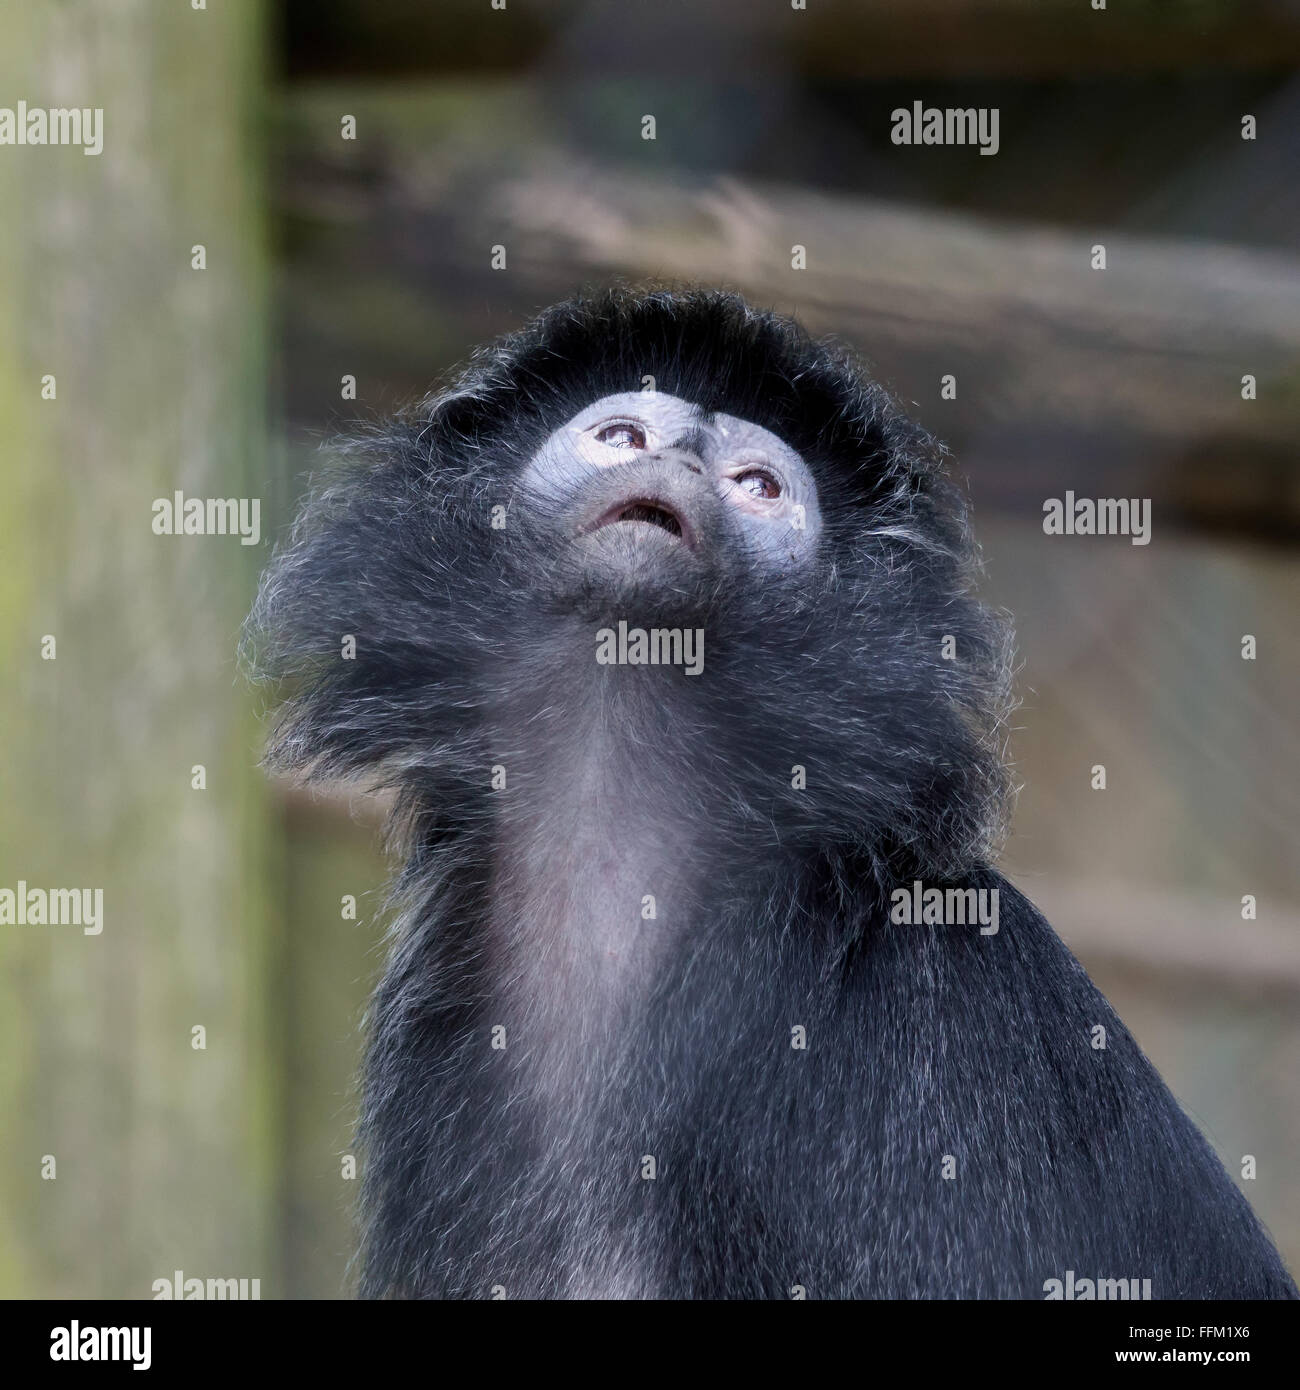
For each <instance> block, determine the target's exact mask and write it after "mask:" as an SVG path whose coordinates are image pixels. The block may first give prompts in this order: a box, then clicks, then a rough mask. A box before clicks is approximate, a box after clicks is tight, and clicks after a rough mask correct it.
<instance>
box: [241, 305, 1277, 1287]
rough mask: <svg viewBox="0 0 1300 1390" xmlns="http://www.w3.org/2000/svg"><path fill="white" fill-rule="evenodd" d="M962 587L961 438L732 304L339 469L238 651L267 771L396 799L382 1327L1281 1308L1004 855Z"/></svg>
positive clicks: (361, 1282)
mask: <svg viewBox="0 0 1300 1390" xmlns="http://www.w3.org/2000/svg"><path fill="white" fill-rule="evenodd" d="M978 580H979V552H978V549H977V547H976V544H975V541H974V539H973V535H972V531H971V526H970V521H969V517H968V506H967V502H966V498H965V493H964V491H963V490H962V488H961V487H960V486H959V485H958V484H957V483H956V482H955V481H954V480H953V479H952V477H951V476H950V471H949V469H948V467H947V464H946V460H945V457H944V451H943V450H942V447H941V446H940V445H938V444H937V443H936V441H934V440H933V439H932V438H931V437H930V435H929V434H928V433H927V432H926V431H925V430H924V429H923V428H922V427H921V426H920V425H919V424H917V423H916V422H914V421H913V420H912V419H910V418H909V417H908V416H907V415H906V414H905V413H904V412H903V411H902V409H901V408H900V407H899V406H898V405H897V404H896V403H895V402H894V401H893V399H892V398H891V396H890V395H889V393H888V392H887V391H886V390H885V389H884V388H883V387H882V386H880V385H879V384H877V383H876V382H875V381H873V380H872V378H871V376H870V374H869V373H868V372H867V370H866V369H865V368H864V366H863V365H862V363H861V361H860V359H859V358H858V357H857V356H856V355H855V354H854V353H853V352H852V351H851V350H850V349H849V348H848V347H847V346H844V345H842V344H837V343H836V342H834V341H833V340H819V339H814V338H812V337H811V336H810V335H809V334H808V333H807V332H806V331H805V330H804V329H803V328H801V327H800V326H799V325H798V324H797V323H796V322H795V321H794V320H792V319H790V318H788V317H785V316H783V315H781V314H778V313H776V312H774V311H770V310H766V309H757V308H754V307H752V306H751V305H750V304H749V303H747V302H746V301H745V300H744V299H743V298H741V297H740V296H738V295H736V294H734V293H732V292H730V291H726V290H717V289H704V288H699V287H687V288H659V287H651V288H648V289H647V288H642V287H635V286H625V285H619V286H614V287H612V288H607V289H602V290H599V291H596V292H593V293H588V294H584V295H582V296H579V297H578V298H575V299H572V300H569V301H566V302H564V303H561V304H557V305H554V306H552V307H551V308H549V309H546V310H544V311H543V312H541V313H540V315H539V316H537V317H536V318H535V319H534V320H533V321H532V322H530V323H529V324H527V325H526V326H524V327H522V328H520V329H518V330H516V331H514V332H512V333H510V334H508V335H507V336H505V337H504V338H502V339H500V340H499V341H497V342H495V343H493V344H491V345H489V346H487V347H485V348H482V349H479V350H478V351H477V352H476V353H475V354H474V355H473V356H472V357H471V358H470V359H469V361H468V363H467V364H466V365H465V366H464V367H463V369H462V370H460V372H459V373H458V374H456V375H455V376H454V377H452V378H451V379H450V380H449V381H448V382H447V383H446V384H445V385H444V386H443V387H441V388H440V389H438V390H435V391H434V393H433V394H431V395H430V396H429V397H428V398H426V399H425V400H424V401H423V402H421V403H420V404H418V405H417V406H415V407H412V408H410V409H408V410H406V411H405V412H403V413H400V414H399V415H398V416H397V417H396V418H394V419H392V420H388V421H384V422H382V423H378V424H374V425H371V426H369V427H368V428H365V429H363V430H362V431H360V432H359V433H357V434H356V435H354V436H352V437H351V438H349V439H347V440H345V441H344V442H342V443H341V444H340V446H339V448H338V449H337V450H336V455H335V458H334V460H333V462H332V463H331V465H330V470H329V472H328V473H327V475H326V476H325V477H324V478H323V479H320V480H318V481H317V482H316V483H315V485H314V486H313V488H312V490H311V492H310V494H309V497H308V500H307V501H306V502H305V504H304V505H303V507H302V509H301V512H300V514H299V516H298V519H297V521H296V522H295V523H294V526H293V529H292V532H291V534H290V535H289V537H288V538H287V540H286V541H285V542H284V543H283V544H282V545H281V547H280V549H279V550H278V551H277V554H276V556H275V557H274V558H273V560H272V562H271V564H270V565H269V567H268V569H267V572H266V574H265V576H264V578H263V581H262V585H261V588H260V590H259V594H258V597H257V600H256V603H255V606H254V608H253V610H252V612H251V614H250V616H249V619H248V623H247V629H246V634H245V654H246V657H247V660H248V664H249V667H250V670H251V672H252V674H253V676H254V677H255V678H257V679H260V680H265V681H268V682H271V683H272V686H273V698H274V700H275V701H276V702H277V705H278V711H277V717H276V721H275V725H274V729H273V731H272V733H271V735H270V738H269V747H268V752H267V760H268V763H269V764H270V765H271V766H272V767H275V768H279V769H281V770H283V771H285V772H287V773H289V774H291V775H293V776H296V777H299V778H301V779H304V780H308V781H311V780H330V779H353V780H356V779H360V780H361V781H363V782H364V783H365V785H367V786H369V787H371V788H373V789H382V790H384V791H386V792H387V793H388V794H389V796H390V797H391V804H392V810H391V822H390V832H389V833H390V844H391V847H392V850H393V853H394V855H395V858H396V861H397V868H396V871H395V875H394V880H393V885H392V901H391V921H392V926H391V930H390V936H389V941H388V946H387V961H386V965H385V968H384V971H383V974H382V978H381V980H380V983H379V984H378V986H377V988H376V990H375V993H374V995H373V998H372V1001H371V1004H370V1007H369V1011H368V1019H367V1034H368V1042H367V1050H366V1055H365V1060H364V1063H363V1067H362V1077H361V1098H360V1114H359V1120H358V1138H359V1143H360V1146H361V1153H362V1159H363V1177H362V1195H361V1199H360V1221H361V1242H360V1246H361V1248H360V1252H359V1254H358V1257H357V1270H358V1275H357V1286H358V1292H359V1293H360V1295H361V1296H363V1297H371V1298H473V1297H484V1298H492V1297H498V1298H499V1297H506V1298H526V1299H536V1298H602V1299H603V1298H611V1299H612V1298H654V1299H679V1298H680V1299H700V1298H704V1299H715V1298H717V1299H724V1298H725V1299H732V1298H734V1299H761V1298H798V1297H810V1298H845V1299H847V1298H852V1299H866V1298H897V1299H901V1298H907V1299H911V1298H1021V1299H1024V1298H1043V1297H1045V1296H1051V1292H1050V1291H1051V1290H1052V1288H1053V1287H1057V1288H1059V1287H1060V1285H1059V1282H1058V1283H1057V1284H1056V1285H1055V1286H1054V1285H1053V1281H1061V1280H1064V1279H1065V1278H1067V1272H1069V1271H1074V1272H1077V1273H1079V1274H1083V1273H1086V1274H1088V1275H1089V1276H1090V1277H1096V1278H1098V1279H1110V1280H1114V1279H1133V1278H1136V1279H1141V1280H1147V1281H1149V1288H1150V1291H1151V1296H1152V1297H1155V1298H1256V1297H1286V1298H1293V1297H1295V1296H1296V1289H1295V1286H1294V1284H1293V1283H1292V1281H1291V1279H1290V1276H1289V1275H1288V1273H1287V1271H1286V1269H1285V1267H1284V1265H1283V1263H1282V1261H1281V1260H1280V1258H1279V1256H1278V1254H1277V1252H1276V1250H1275V1248H1274V1246H1273V1245H1272V1243H1271V1241H1270V1238H1269V1236H1268V1235H1267V1234H1266V1232H1265V1231H1264V1229H1263V1227H1262V1226H1261V1225H1260V1223H1259V1222H1258V1220H1257V1219H1256V1217H1255V1215H1254V1213H1253V1212H1252V1210H1251V1208H1250V1206H1249V1204H1248V1203H1247V1201H1246V1200H1245V1198H1244V1197H1243V1196H1242V1195H1241V1194H1240V1192H1239V1191H1238V1189H1237V1188H1236V1186H1235V1185H1234V1184H1233V1182H1232V1181H1231V1180H1230V1178H1229V1177H1228V1175H1227V1173H1226V1171H1225V1170H1224V1168H1223V1167H1222V1166H1221V1164H1220V1162H1219V1160H1218V1158H1217V1157H1216V1156H1215V1154H1214V1152H1213V1151H1212V1149H1211V1147H1210V1145H1209V1144H1208V1143H1207V1141H1206V1140H1205V1139H1204V1138H1203V1137H1202V1135H1201V1134H1200V1132H1199V1131H1198V1129H1197V1128H1196V1126H1195V1125H1194V1124H1193V1123H1192V1121H1191V1120H1190V1119H1189V1118H1188V1117H1187V1116H1186V1115H1185V1114H1184V1112H1183V1111H1182V1110H1181V1108H1180V1107H1179V1105H1178V1103H1177V1101H1176V1100H1175V1099H1174V1098H1173V1096H1172V1094H1171V1093H1170V1092H1169V1090H1168V1089H1167V1088H1166V1086H1165V1084H1164V1083H1163V1081H1162V1080H1161V1079H1160V1077H1159V1076H1158V1075H1157V1073H1156V1071H1155V1069H1154V1068H1153V1066H1152V1065H1151V1063H1150V1062H1149V1061H1148V1060H1147V1058H1146V1057H1145V1056H1144V1055H1143V1053H1142V1052H1141V1050H1140V1049H1139V1047H1138V1045H1137V1043H1136V1042H1135V1041H1134V1039H1133V1037H1132V1035H1131V1034H1130V1033H1129V1032H1128V1031H1127V1030H1126V1029H1125V1027H1124V1025H1123V1024H1122V1023H1121V1022H1120V1020H1119V1019H1118V1018H1117V1017H1116V1015H1115V1014H1114V1012H1113V1011H1112V1009H1111V1007H1110V1006H1109V1004H1108V1003H1107V1002H1106V1000H1105V999H1104V998H1103V997H1102V995H1101V994H1100V992H1099V991H1098V990H1097V988H1096V987H1095V986H1094V985H1093V983H1092V982H1091V981H1090V979H1089V978H1088V976H1087V975H1086V973H1085V972H1084V970H1083V968H1082V967H1081V966H1080V965H1079V963H1078V962H1077V961H1076V960H1075V958H1074V957H1073V956H1072V955H1071V954H1070V952H1069V951H1068V950H1067V949H1066V947H1065V946H1064V945H1063V943H1062V942H1061V941H1060V940H1059V938H1058V937H1057V936H1056V934H1055V933H1054V932H1053V930H1052V928H1051V927H1050V926H1049V925H1048V923H1047V922H1046V921H1045V920H1044V918H1043V917H1042V916H1041V915H1040V913H1039V912H1038V911H1037V909H1036V908H1035V907H1034V906H1033V905H1032V903H1031V902H1030V901H1029V900H1028V898H1026V897H1025V896H1024V895H1023V894H1022V893H1020V892H1019V891H1018V890H1017V889H1016V888H1015V887H1014V886H1013V885H1012V884H1011V883H1010V882H1009V881H1008V880H1007V879H1006V878H1005V877H1004V876H1003V875H1002V874H1001V873H1000V871H999V870H998V868H997V867H996V862H997V855H998V851H999V849H1000V846H1001V843H1002V838H1003V836H1004V834H1005V827H1006V823H1007V818H1008V815H1009V810H1010V804H1011V784H1010V774H1009V772H1008V759H1007V754H1006V739H1007V719H1008V715H1009V712H1010V709H1011V707H1012V696H1011V689H1012V679H1011V670H1012V658H1011V636H1010V628H1009V622H1008V620H1007V619H1006V618H1005V617H1004V616H1003V615H1001V614H998V613H995V612H994V611H992V610H991V609H990V608H989V607H988V606H987V605H985V604H984V603H983V602H982V601H981V599H980V598H979V595H978V592H977V589H978ZM936 894H937V896H936ZM977 902H978V903H981V904H985V905H986V907H987V905H988V904H996V908H995V910H994V911H988V910H984V909H980V910H979V911H978V912H977V911H976V909H975V908H974V907H971V909H970V912H969V914H966V913H963V912H962V910H961V908H962V905H963V904H965V903H971V904H974V903H977ZM913 904H915V905H916V907H917V909H918V910H917V911H915V912H913V911H912V910H911V909H912V905H913ZM936 904H939V905H941V907H942V910H940V907H937V906H936ZM932 909H933V910H932ZM945 917H951V918H953V919H954V920H952V921H947V920H945ZM963 918H965V919H966V920H963Z"/></svg>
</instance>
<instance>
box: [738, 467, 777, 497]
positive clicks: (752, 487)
mask: <svg viewBox="0 0 1300 1390" xmlns="http://www.w3.org/2000/svg"><path fill="white" fill-rule="evenodd" d="M736 486H737V487H738V488H740V489H742V490H743V491H744V492H747V493H748V494H749V495H750V496H751V497H758V498H762V499H763V500H765V501H767V500H770V499H772V498H776V497H780V495H781V484H780V483H779V482H778V481H777V480H776V478H774V477H773V476H772V474H771V473H769V472H768V471H767V469H765V468H747V469H745V471H744V472H743V473H738V474H737V475H736Z"/></svg>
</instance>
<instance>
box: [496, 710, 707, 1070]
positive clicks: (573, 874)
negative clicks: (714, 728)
mask: <svg viewBox="0 0 1300 1390" xmlns="http://www.w3.org/2000/svg"><path fill="white" fill-rule="evenodd" d="M561 746H562V747H564V748H565V751H564V752H563V753H560V752H557V753H555V754H554V755H552V756H547V757H542V758H536V759H529V760H524V763H523V766H522V767H521V768H520V771H521V772H522V773H523V777H522V779H521V780H522V781H523V784H524V785H523V787H522V789H520V790H519V791H518V792H517V793H516V794H513V795H510V796H508V797H506V798H503V800H502V803H501V806H502V809H501V810H500V811H499V813H498V827H497V837H496V838H497V845H496V857H495V864H494V869H493V881H492V885H491V903H492V907H491V931H492V936H493V942H494V947H495V950H494V955H495V957H496V959H495V962H494V964H495V966H496V970H495V971H494V973H495V976H496V979H497V982H498V987H499V989H500V992H501V996H502V998H501V1001H500V1002H501V1005H502V1007H503V1008H504V1010H505V1013H506V1016H507V1018H508V1019H510V1020H511V1021H512V1022H513V1024H514V1029H515V1038H516V1040H517V1041H518V1042H519V1043H520V1045H521V1047H522V1049H523V1053H524V1055H526V1056H529V1057H531V1058H532V1059H533V1060H534V1061H535V1062H537V1063H539V1064H540V1067H541V1073H542V1074H543V1075H544V1076H549V1077H551V1079H552V1080H553V1081H555V1082H556V1083H557V1084H563V1085H566V1086H571V1085H572V1083H573V1081H574V1079H575V1077H581V1076H582V1075H590V1074H592V1073H593V1071H594V1070H597V1069H599V1068H600V1067H601V1065H602V1063H603V1062H605V1061H608V1060H609V1058H610V1056H611V1055H612V1053H613V1052H614V1051H615V1050H616V1049H617V1046H618V1042H619V1039H620V1037H621V1036H622V1035H623V1031H624V1030H623V1029H622V1026H621V1025H622V1023H623V1021H624V1020H625V1019H627V1018H628V1017H629V1016H630V1015H631V1014H633V1013H634V1012H635V1011H636V1009H637V1008H638V1007H639V1006H640V1004H641V1003H642V1002H643V1001H644V999H645V998H646V996H647V994H648V992H649V989H650V986H651V984H652V982H653V979H654V972H655V970H656V968H657V965H658V962H659V960H660V957H661V953H662V951H663V949H664V948H665V946H667V945H668V943H669V942H670V940H672V939H674V938H677V937H678V936H679V935H680V934H681V933H683V932H686V931H689V929H690V920H691V917H692V913H693V912H694V911H695V909H696V906H697V901H698V899H697V892H696V890H697V887H698V885H699V884H700V882H701V872H702V868H703V866H702V865H700V863H699V858H700V856H699V854H698V846H697V845H693V844H692V843H691V840H692V838H693V837H692V836H691V835H689V834H688V832H687V826H688V823H689V822H690V820H691V819H692V817H691V816H689V815H688V814H686V813H685V807H684V805H683V800H684V798H685V797H686V796H688V795H689V793H688V792H687V790H686V789H685V788H683V787H682V786H680V785H678V786H676V787H673V786H671V785H670V781H671V777H670V774H669V772H668V770H667V769H666V768H662V767H659V766H656V764H655V762H654V759H653V757H646V756H645V755H644V750H638V749H635V748H633V747H630V746H629V745H627V744H623V743H619V742H617V741H615V740H613V739H612V738H610V737H605V736H602V735H601V734H600V733H599V732H594V733H591V734H590V735H589V736H588V737H586V738H585V739H583V740H581V741H578V740H576V739H575V740H570V741H568V742H567V743H565V744H563V745H561ZM638 753H639V754H640V755H641V756H640V757H639V758H638ZM513 1045H514V1044H513V1042H512V1044H511V1046H512V1047H513Z"/></svg>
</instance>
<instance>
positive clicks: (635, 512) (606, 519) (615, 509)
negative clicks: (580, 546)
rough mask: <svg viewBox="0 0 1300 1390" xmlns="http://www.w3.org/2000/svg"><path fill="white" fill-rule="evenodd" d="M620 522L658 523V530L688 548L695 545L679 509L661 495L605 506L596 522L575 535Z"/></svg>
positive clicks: (653, 524)
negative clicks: (673, 537)
mask: <svg viewBox="0 0 1300 1390" xmlns="http://www.w3.org/2000/svg"><path fill="white" fill-rule="evenodd" d="M620 524H624V525H636V526H657V527H658V528H659V529H660V530H661V531H666V532H667V533H668V534H669V535H670V536H675V537H676V538H677V539H678V540H679V541H682V542H683V543H684V544H685V545H687V546H688V547H693V546H694V544H695V532H694V531H693V530H692V529H691V524H690V522H689V521H687V519H686V518H685V517H684V516H683V515H682V513H681V511H680V510H679V509H678V508H677V507H675V506H673V504H672V503H671V502H665V501H664V500H663V498H662V497H655V496H650V495H648V496H644V497H640V496H638V497H627V498H624V499H623V501H621V502H615V503H614V505H613V506H612V507H606V509H605V510H604V511H603V512H601V514H600V515H599V516H598V517H597V518H596V519H595V521H593V522H590V523H589V524H588V525H586V526H584V527H583V528H582V530H581V531H579V532H578V534H579V535H580V536H589V535H591V533H592V532H593V531H601V530H603V529H604V528H605V527H606V526H617V525H620Z"/></svg>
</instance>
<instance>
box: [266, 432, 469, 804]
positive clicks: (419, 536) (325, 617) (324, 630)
mask: <svg viewBox="0 0 1300 1390" xmlns="http://www.w3.org/2000/svg"><path fill="white" fill-rule="evenodd" d="M426 419H427V417H426ZM417 425H418V421H416V422H413V423H412V424H410V425H408V424H406V423H404V422H398V424H396V425H393V426H392V427H390V428H388V429H386V430H385V431H384V432H383V433H382V434H379V433H376V434H373V435H371V436H369V437H367V438H365V439H364V440H360V441H352V442H350V443H348V444H347V445H346V447H345V449H344V451H343V453H342V456H341V458H340V459H338V460H337V465H338V466H334V467H332V468H331V470H330V471H329V472H328V474H327V475H326V476H324V477H323V478H322V479H321V480H319V481H317V482H316V484H315V486H314V487H313V488H312V490H311V492H310V493H309V495H308V497H307V499H306V501H305V502H304V503H303V505H302V508H301V509H300V512H299V515H298V518H297V521H296V522H295V524H294V527H293V530H292V532H291V534H290V536H289V538H288V539H287V541H286V542H285V543H284V544H282V545H281V546H280V547H279V548H278V550H277V551H276V554H275V556H274V557H273V559H272V561H271V563H270V565H269V566H268V568H267V570H266V573H265V574H264V575H263V578H262V582H261V586H260V589H259V592H258V595H257V600H256V602H255V604H254V606H253V609H252V611H251V613H250V614H249V616H248V619H247V621H246V622H245V624H244V631H243V637H242V641H241V646H240V654H241V660H242V663H243V666H244V669H245V671H246V672H247V673H248V675H249V676H250V678H251V679H253V680H254V681H256V682H259V683H264V684H265V685H266V686H267V688H268V690H269V692H270V695H271V699H272V702H273V703H275V704H278V706H279V709H278V716H277V720H276V723H275V727H274V730H273V732H272V736H271V739H270V744H269V747H268V751H267V762H268V763H269V764H270V765H271V766H274V767H276V768H279V769H281V770H283V771H288V772H293V773H295V774H297V775H298V776H300V777H303V778H304V779H306V778H313V779H319V778H332V777H350V776H356V775H358V774H363V773H373V772H375V771H377V770H382V769H383V768H384V767H385V766H386V765H389V764H392V763H395V762H396V763H400V764H402V765H404V766H411V765H412V764H414V763H420V762H425V761H428V760H431V759H433V758H435V757H437V756H439V754H438V751H437V750H439V749H444V750H445V749H447V748H449V747H451V746H453V745H454V746H459V745H462V744H463V742H464V734H465V726H466V724H467V722H468V720H469V718H470V715H469V711H471V709H472V707H473V704H474V701H473V699H472V697H471V690H472V687H473V677H472V672H471V670H470V668H471V666H472V664H473V652H474V650H475V648H476V647H477V646H480V645H481V634H480V633H479V632H476V631H474V630H472V629H471V630H470V631H468V632H467V631H464V630H463V629H464V628H465V626H466V624H467V622H469V621H471V619H467V618H466V616H464V615H465V614H469V615H475V614H481V612H482V609H481V607H480V606H479V605H478V604H477V602H476V590H477V588H478V586H479V585H480V583H481V582H482V576H483V574H484V572H485V570H486V560H485V558H484V554H483V551H484V546H483V542H482V538H481V536H479V534H478V531H479V529H480V528H479V527H477V526H476V525H475V524H474V523H473V521H472V519H471V518H472V516H473V514H474V512H475V508H474V507H472V506H471V505H470V502H469V499H467V497H466V496H465V495H464V489H463V488H462V487H460V486H458V481H457V478H456V475H455V473H454V470H452V469H451V468H446V469H444V470H442V471H441V472H439V470H438V469H437V468H436V466H435V464H434V461H433V460H432V459H431V457H430V455H429V453H428V450H427V446H426V445H425V444H423V443H422V442H421V441H420V439H419V430H418V428H417V427H416V426H417ZM453 597H454V599H455V602H453Z"/></svg>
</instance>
